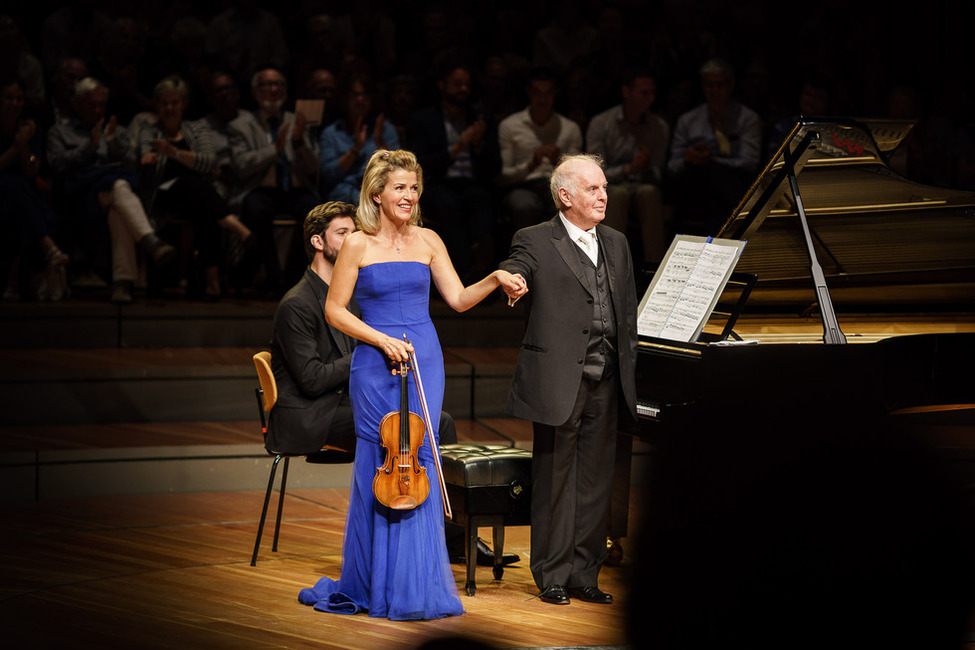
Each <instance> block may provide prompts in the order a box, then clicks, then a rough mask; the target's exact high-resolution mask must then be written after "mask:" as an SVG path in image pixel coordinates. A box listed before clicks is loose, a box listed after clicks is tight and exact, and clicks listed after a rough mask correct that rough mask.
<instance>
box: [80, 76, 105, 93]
mask: <svg viewBox="0 0 975 650" xmlns="http://www.w3.org/2000/svg"><path fill="white" fill-rule="evenodd" d="M100 88H104V89H105V90H106V91H107V90H108V87H107V86H105V84H103V83H102V82H100V81H99V80H98V79H95V78H94V77H85V78H84V79H82V80H81V81H79V82H78V83H76V84H75V85H74V96H75V97H81V96H83V95H87V94H88V93H93V92H95V91H96V90H98V89H100Z"/></svg>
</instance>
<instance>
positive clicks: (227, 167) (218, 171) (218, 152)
mask: <svg viewBox="0 0 975 650" xmlns="http://www.w3.org/2000/svg"><path fill="white" fill-rule="evenodd" d="M207 104H208V105H209V107H210V112H209V113H207V114H206V115H205V116H204V117H203V123H204V124H205V125H206V127H207V129H208V130H209V131H210V141H211V142H213V154H214V156H215V157H216V165H215V166H214V168H213V172H212V176H213V179H214V185H215V186H216V188H217V191H218V192H220V195H221V196H223V197H224V198H225V199H227V200H228V201H231V202H232V203H233V205H234V206H235V208H234V209H238V210H239V208H240V197H241V196H242V194H243V189H241V181H240V178H239V177H238V176H237V172H236V170H235V169H234V166H233V164H232V156H231V154H230V130H229V126H230V123H231V122H233V121H234V120H235V119H237V116H239V115H240V88H238V87H237V82H236V81H234V78H233V77H232V76H230V75H229V74H227V73H226V72H214V73H213V74H211V75H210V79H209V81H208V82H207Z"/></svg>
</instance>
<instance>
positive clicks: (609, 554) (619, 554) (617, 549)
mask: <svg viewBox="0 0 975 650" xmlns="http://www.w3.org/2000/svg"><path fill="white" fill-rule="evenodd" d="M606 546H607V551H606V559H605V560H604V561H603V566H619V565H620V564H621V563H622V562H623V544H621V543H620V540H619V538H618V537H608V538H607V539H606Z"/></svg>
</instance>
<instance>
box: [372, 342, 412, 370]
mask: <svg viewBox="0 0 975 650" xmlns="http://www.w3.org/2000/svg"><path fill="white" fill-rule="evenodd" d="M377 347H378V348H379V349H381V350H382V351H383V354H385V355H386V356H387V357H389V358H390V360H391V361H392V362H393V363H394V364H398V363H403V362H406V361H409V360H410V353H411V352H413V344H411V343H407V342H406V341H403V340H401V339H396V338H393V337H392V336H386V335H383V338H382V339H381V340H380V341H379V344H378V346H377Z"/></svg>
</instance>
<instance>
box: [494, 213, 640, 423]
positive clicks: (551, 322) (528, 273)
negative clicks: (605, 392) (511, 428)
mask: <svg viewBox="0 0 975 650" xmlns="http://www.w3.org/2000/svg"><path fill="white" fill-rule="evenodd" d="M596 237H597V239H598V240H599V245H600V248H601V250H602V253H603V258H604V260H605V263H606V267H607V271H608V275H609V288H610V292H611V293H612V297H613V307H614V310H615V313H616V323H617V328H616V329H617V335H616V336H617V349H618V351H619V375H620V385H621V392H622V395H623V398H624V399H625V401H626V405H627V407H628V409H629V411H630V414H631V415H632V416H633V417H634V418H635V417H636V374H635V371H636V354H637V353H636V349H637V343H638V338H637V332H636V312H637V300H636V286H635V284H634V277H633V260H632V259H631V257H630V248H629V245H628V244H627V241H626V238H625V237H624V236H623V235H622V234H621V233H619V232H617V231H616V230H613V229H612V228H610V227H608V226H603V225H597V226H596ZM576 248H577V245H576V243H575V242H573V241H572V240H571V239H569V236H568V233H567V232H566V230H565V226H564V225H562V221H561V219H560V218H559V217H558V215H556V216H555V218H554V219H552V220H551V221H548V222H545V223H541V224H538V225H536V226H530V227H528V228H523V229H521V230H519V231H518V232H516V233H515V236H514V238H513V239H512V242H511V254H510V256H509V257H508V259H507V260H505V261H504V262H502V263H501V268H502V269H504V270H506V271H508V272H510V273H520V274H521V275H522V276H523V277H524V278H525V280H526V282H527V283H528V289H529V292H528V294H526V296H525V297H524V298H522V300H526V301H527V305H526V309H527V318H528V322H527V325H526V329H525V338H524V341H523V342H522V346H521V351H520V353H519V354H518V363H517V365H516V366H515V377H514V381H513V383H512V386H511V395H510V397H509V398H508V404H507V407H506V409H505V410H506V412H507V413H509V414H510V415H513V416H515V417H519V418H522V419H525V420H530V421H532V422H539V423H541V424H547V425H551V426H559V425H561V424H564V423H565V422H566V420H568V418H569V415H570V413H571V411H572V406H573V404H574V403H575V401H576V396H577V394H578V392H579V385H580V383H581V382H582V369H583V360H584V359H585V357H586V344H587V343H588V341H589V328H590V326H591V325H592V302H593V296H592V293H591V290H590V287H589V283H588V281H587V279H586V275H585V271H584V270H583V266H582V262H581V261H580V260H579V254H578V252H577V251H576Z"/></svg>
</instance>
